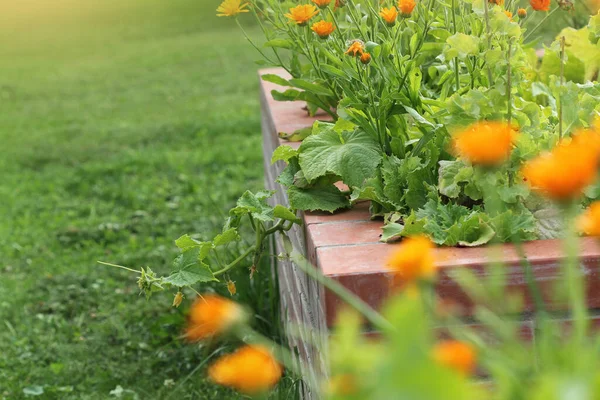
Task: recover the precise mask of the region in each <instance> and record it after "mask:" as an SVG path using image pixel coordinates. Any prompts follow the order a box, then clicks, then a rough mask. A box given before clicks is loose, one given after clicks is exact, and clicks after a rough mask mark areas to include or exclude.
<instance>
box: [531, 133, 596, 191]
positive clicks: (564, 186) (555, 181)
mask: <svg viewBox="0 0 600 400" xmlns="http://www.w3.org/2000/svg"><path fill="white" fill-rule="evenodd" d="M599 135H600V132H597V131H592V130H589V131H583V132H580V133H579V134H576V135H575V136H573V138H571V139H565V140H562V141H561V142H560V143H559V144H558V145H557V146H556V147H555V148H554V149H553V150H552V151H551V152H548V153H544V154H542V155H540V156H538V157H536V158H534V159H533V160H531V161H529V162H527V163H526V164H525V166H524V167H523V171H522V173H523V177H524V178H525V180H526V181H527V184H528V185H529V186H530V187H531V188H533V189H534V190H536V191H538V192H540V193H541V194H543V195H545V196H547V197H549V198H551V199H554V200H567V199H570V198H573V197H577V196H579V195H580V194H581V192H582V191H583V189H584V188H585V187H586V186H588V185H590V184H591V183H592V182H593V181H594V180H595V178H596V170H597V167H598V161H599V158H600V147H599V143H600V142H599V140H600V138H599Z"/></svg>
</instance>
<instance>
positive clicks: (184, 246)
mask: <svg viewBox="0 0 600 400" xmlns="http://www.w3.org/2000/svg"><path fill="white" fill-rule="evenodd" d="M175 245H176V246H177V247H179V248H180V249H181V251H187V250H189V249H192V248H194V247H197V248H199V249H200V253H199V254H198V258H199V259H200V260H204V259H205V258H206V256H208V253H209V251H210V249H212V248H213V243H212V242H199V241H197V240H196V239H193V238H191V237H190V235H188V234H185V235H183V236H181V237H180V238H179V239H177V240H176V241H175Z"/></svg>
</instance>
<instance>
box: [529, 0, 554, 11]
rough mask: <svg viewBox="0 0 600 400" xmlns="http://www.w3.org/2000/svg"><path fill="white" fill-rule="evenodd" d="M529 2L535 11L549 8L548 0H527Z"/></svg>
mask: <svg viewBox="0 0 600 400" xmlns="http://www.w3.org/2000/svg"><path fill="white" fill-rule="evenodd" d="M529 4H530V5H531V8H533V9H534V10H535V11H548V10H550V0H529Z"/></svg>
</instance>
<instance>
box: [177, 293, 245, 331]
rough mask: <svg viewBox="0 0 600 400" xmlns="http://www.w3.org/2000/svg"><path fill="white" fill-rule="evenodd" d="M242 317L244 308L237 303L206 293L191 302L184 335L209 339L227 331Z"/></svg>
mask: <svg viewBox="0 0 600 400" xmlns="http://www.w3.org/2000/svg"><path fill="white" fill-rule="evenodd" d="M244 319H245V314H244V310H243V309H242V307H240V306H239V305H238V304H237V303H235V302H233V301H231V300H227V299H225V298H223V297H221V296H217V295H214V294H207V295H204V296H201V297H199V298H198V299H197V300H196V301H195V302H194V304H192V308H191V309H190V314H189V316H188V323H187V327H186V329H185V337H186V338H187V339H188V340H190V341H198V340H205V339H210V338H212V337H214V336H217V335H219V334H222V333H224V332H226V331H228V330H229V329H231V328H232V327H233V326H234V325H236V324H238V323H241V322H243V321H244Z"/></svg>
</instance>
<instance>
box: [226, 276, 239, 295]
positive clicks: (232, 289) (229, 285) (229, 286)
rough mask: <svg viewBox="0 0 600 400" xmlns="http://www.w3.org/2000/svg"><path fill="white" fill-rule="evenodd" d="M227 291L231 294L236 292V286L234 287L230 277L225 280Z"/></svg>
mask: <svg viewBox="0 0 600 400" xmlns="http://www.w3.org/2000/svg"><path fill="white" fill-rule="evenodd" d="M227 291H228V292H229V294H230V295H231V296H233V295H234V294H236V293H237V288H236V287H235V282H234V281H232V280H231V279H230V280H228V281H227Z"/></svg>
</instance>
